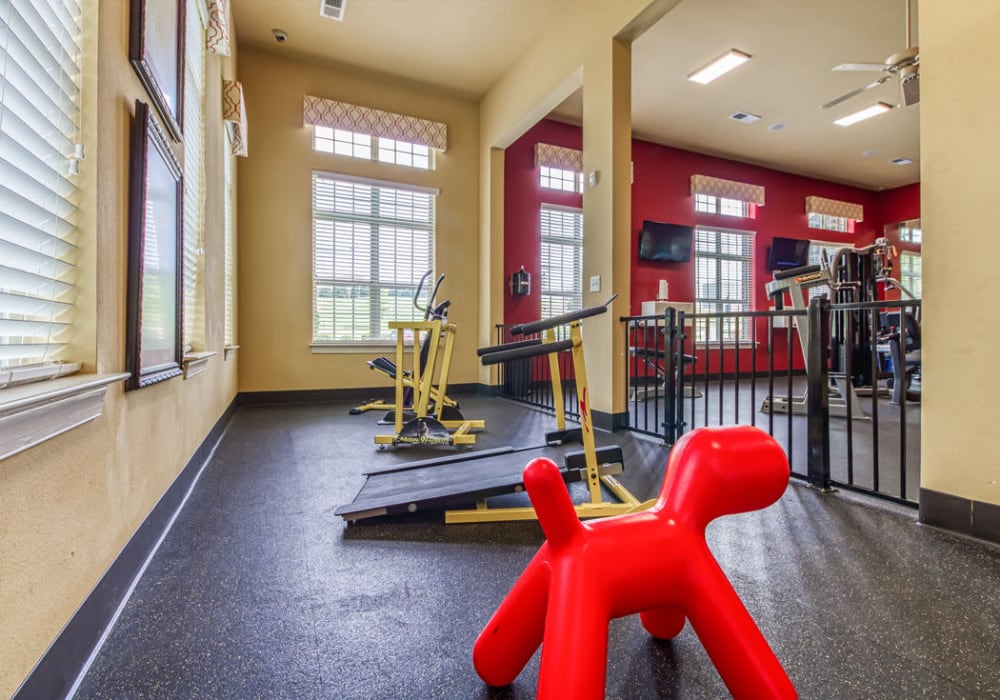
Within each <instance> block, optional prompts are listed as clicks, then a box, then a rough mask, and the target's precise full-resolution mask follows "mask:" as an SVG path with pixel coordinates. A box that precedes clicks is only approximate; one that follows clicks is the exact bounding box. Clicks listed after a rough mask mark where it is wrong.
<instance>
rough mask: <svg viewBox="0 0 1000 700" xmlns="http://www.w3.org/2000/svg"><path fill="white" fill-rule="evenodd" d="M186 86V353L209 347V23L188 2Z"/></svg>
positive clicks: (194, 3)
mask: <svg viewBox="0 0 1000 700" xmlns="http://www.w3.org/2000/svg"><path fill="white" fill-rule="evenodd" d="M185 16H186V17H187V35H186V36H185V40H184V41H185V44H184V45H185V54H186V56H185V61H184V63H185V66H186V68H185V71H186V73H185V76H184V80H185V84H184V248H183V250H184V302H183V304H184V349H185V352H187V351H190V350H204V348H205V292H204V264H205V24H204V19H203V18H202V15H201V2H198V0H189V2H188V7H187V12H186V13H185Z"/></svg>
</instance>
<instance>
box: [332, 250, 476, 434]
mask: <svg viewBox="0 0 1000 700" xmlns="http://www.w3.org/2000/svg"><path fill="white" fill-rule="evenodd" d="M430 276H431V270H428V271H427V272H425V273H424V275H423V277H421V278H420V282H419V283H418V284H417V289H416V291H415V292H414V293H413V305H414V306H415V307H416V308H417V309H419V310H420V311H421V312H423V316H424V321H433V320H440V321H441V322H442V323H447V321H448V307H449V306H451V301H448V300H446V301H443V302H441V303H440V304H437V305H435V303H434V300H435V299H436V298H437V293H438V290H439V289H440V288H441V283H442V282H443V281H444V275H441V276H440V277H438V278H437V281H436V282H435V283H434V287H433V289H431V291H430V294H429V295H428V297H427V301H426V302H424V303H423V305H421V302H420V293H421V291H423V288H424V284H425V283H426V282H427V278H428V277H430ZM432 342H435V343H436V342H439V338H438V337H433V338H432V335H431V334H430V333H427V334H425V335H424V337H423V341H422V342H421V344H420V362H419V370H420V372H421V373H423V372H424V370H425V369H426V366H427V358H428V355H429V354H430V344H431V343H432ZM366 364H367V365H368V367H369V368H370V369H373V370H377V371H379V372H382V373H383V374H385V375H386V376H388V377H389V378H390V379H392V380H393V382H394V383H395V381H396V363H395V362H394V361H393V360H391V359H390V358H388V357H385V356H380V357H376V358H375V359H373V360H368V361H367V363H366ZM447 379H448V378H447V375H445V376H443V377H442V380H443V381H444V382H445V383H447ZM402 380H403V402H402V410H403V420H404V421H409V420H411V419H413V418H415V417H416V412H415V410H414V405H415V404H414V385H413V373H412V371H410V370H404V371H403V377H402ZM428 391H429V394H428V410H431V411H434V410H435V409H437V408H438V407H439V406H440V410H441V417H442V418H443V419H445V420H449V421H461V420H464V419H463V417H462V413H461V411H459V410H458V401H455V400H454V399H452V398H449V397H448V396H445V395H444V394H443V393H442V392H440V391H439V390H438V387H437V386H434V385H432V386H431V387H430V388H429V389H428ZM396 408H397V406H396V404H395V403H390V402H388V401H384V400H382V399H371V400H369V401H366V402H365V403H363V404H361V405H359V406H355V407H354V408H352V409H350V410H349V411H348V413H350V414H351V415H352V416H356V415H360V414H362V413H366V412H367V411H386V414H385V415H384V416H383V417H382V418H381V419H379V421H378V424H379V425H392V424H393V423H395V421H396Z"/></svg>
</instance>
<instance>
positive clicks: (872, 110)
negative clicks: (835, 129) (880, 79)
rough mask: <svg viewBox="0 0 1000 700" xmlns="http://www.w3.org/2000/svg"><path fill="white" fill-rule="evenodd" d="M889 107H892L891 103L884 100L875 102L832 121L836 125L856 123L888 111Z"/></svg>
mask: <svg viewBox="0 0 1000 700" xmlns="http://www.w3.org/2000/svg"><path fill="white" fill-rule="evenodd" d="M890 109H892V105H890V104H886V103H885V102H876V103H875V104H873V105H872V106H871V107H865V108H864V109H862V110H861V111H858V112H855V113H854V114H848V115H847V116H846V117H841V118H840V119H835V120H834V121H833V123H834V124H836V125H837V126H850V125H851V124H857V123H858V122H860V121H863V120H865V119H871V118H872V117H875V116H878V115H879V114H882V113H883V112H888V111H889V110H890Z"/></svg>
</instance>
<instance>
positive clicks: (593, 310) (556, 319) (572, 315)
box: [510, 294, 618, 335]
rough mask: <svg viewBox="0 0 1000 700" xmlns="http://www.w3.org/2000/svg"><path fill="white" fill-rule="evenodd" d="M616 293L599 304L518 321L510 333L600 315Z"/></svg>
mask: <svg viewBox="0 0 1000 700" xmlns="http://www.w3.org/2000/svg"><path fill="white" fill-rule="evenodd" d="M617 298H618V295H617V294H615V295H614V296H613V297H611V298H610V299H608V300H607V301H606V302H604V303H603V304H602V305H601V306H591V307H590V308H588V309H580V310H579V311H570V312H569V313H565V314H560V315H558V316H551V317H549V318H543V319H542V320H540V321H532V322H531V323H519V324H517V325H515V326H511V329H510V334H511V335H524V334H525V333H537V332H538V331H544V330H546V329H547V328H555V327H556V326H562V325H565V324H567V323H572V322H573V321H579V320H581V319H584V318H589V317H590V316H600V315H601V314H603V313H604V312H605V311H607V310H608V307H609V306H610V305H611V302H613V301H614V300H615V299H617Z"/></svg>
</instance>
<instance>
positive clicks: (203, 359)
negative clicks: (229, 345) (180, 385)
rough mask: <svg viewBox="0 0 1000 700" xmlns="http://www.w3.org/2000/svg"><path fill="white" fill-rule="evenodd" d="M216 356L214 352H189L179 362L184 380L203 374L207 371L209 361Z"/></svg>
mask: <svg viewBox="0 0 1000 700" xmlns="http://www.w3.org/2000/svg"><path fill="white" fill-rule="evenodd" d="M218 354H219V353H217V352H215V351H214V350H213V351H211V352H189V353H188V354H186V355H185V356H184V359H183V360H182V361H181V364H182V365H183V366H184V378H185V379H190V378H191V377H197V376H198V375H199V374H202V373H203V372H205V371H206V370H207V369H208V361H209V359H211V358H213V357H215V356H216V355H218Z"/></svg>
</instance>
